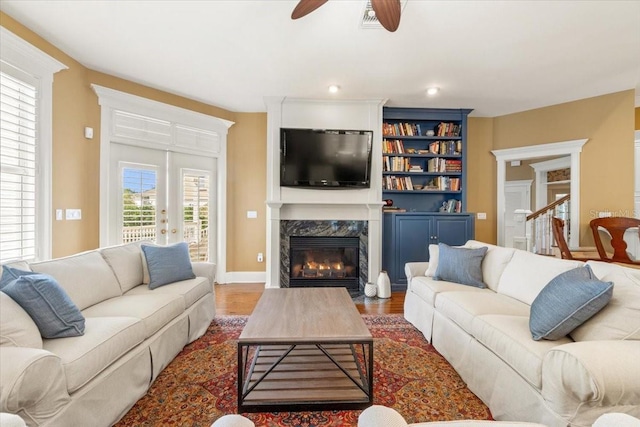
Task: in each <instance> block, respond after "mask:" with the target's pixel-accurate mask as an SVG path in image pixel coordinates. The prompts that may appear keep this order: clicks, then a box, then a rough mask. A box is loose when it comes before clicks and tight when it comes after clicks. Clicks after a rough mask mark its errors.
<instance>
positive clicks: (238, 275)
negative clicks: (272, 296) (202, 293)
mask: <svg viewBox="0 0 640 427" xmlns="http://www.w3.org/2000/svg"><path fill="white" fill-rule="evenodd" d="M266 281H267V272H266V271H227V272H226V273H225V274H224V276H223V277H221V278H220V279H219V280H218V283H266Z"/></svg>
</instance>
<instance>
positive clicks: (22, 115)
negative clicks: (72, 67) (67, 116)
mask: <svg viewBox="0 0 640 427" xmlns="http://www.w3.org/2000/svg"><path fill="white" fill-rule="evenodd" d="M14 74H18V73H15V72H14ZM25 80H32V79H29V78H28V77H27V78H25ZM25 80H21V79H19V78H16V77H13V76H12V75H9V74H7V73H5V72H2V71H0V113H1V114H0V261H6V260H10V259H23V260H29V261H31V260H35V258H36V237H35V236H36V124H37V117H38V113H37V105H36V104H37V103H36V101H37V90H36V87H35V86H34V85H33V84H31V83H29V82H27V81H25Z"/></svg>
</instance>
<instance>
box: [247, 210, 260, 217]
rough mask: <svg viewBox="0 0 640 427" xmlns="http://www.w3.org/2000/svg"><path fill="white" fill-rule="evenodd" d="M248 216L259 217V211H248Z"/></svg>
mask: <svg viewBox="0 0 640 427" xmlns="http://www.w3.org/2000/svg"><path fill="white" fill-rule="evenodd" d="M247 218H258V211H247Z"/></svg>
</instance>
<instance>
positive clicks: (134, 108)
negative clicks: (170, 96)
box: [91, 84, 234, 283]
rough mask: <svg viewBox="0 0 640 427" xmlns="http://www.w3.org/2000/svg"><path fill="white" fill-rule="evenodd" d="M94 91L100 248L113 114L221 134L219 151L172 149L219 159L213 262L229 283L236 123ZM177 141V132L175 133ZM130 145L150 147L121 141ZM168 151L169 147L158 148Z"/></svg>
mask: <svg viewBox="0 0 640 427" xmlns="http://www.w3.org/2000/svg"><path fill="white" fill-rule="evenodd" d="M91 87H92V88H93V90H94V91H95V92H96V94H97V95H98V103H99V104H100V106H101V113H100V114H101V117H100V129H101V130H100V246H105V245H106V244H107V242H108V236H109V229H108V227H109V224H107V221H108V218H109V215H108V213H109V159H110V158H111V153H110V149H111V143H112V142H114V141H117V138H116V137H114V135H113V114H114V111H125V112H128V113H133V114H139V115H142V116H146V117H152V118H155V119H160V120H166V121H169V122H171V123H172V126H173V128H174V129H175V127H176V126H192V127H195V128H199V129H202V130H207V131H212V132H216V133H218V135H219V136H220V147H219V149H218V150H216V151H213V152H212V151H198V150H197V149H193V148H185V147H180V146H178V145H175V144H174V145H172V146H171V150H172V151H175V152H183V153H187V154H200V155H204V156H209V157H215V158H216V159H218V164H217V175H216V180H217V186H216V194H217V200H216V204H217V222H216V227H217V230H216V232H217V242H216V245H217V247H216V259H215V260H211V262H214V263H215V264H216V281H217V282H219V283H226V279H227V278H226V276H227V274H226V269H227V255H226V253H227V250H226V244H227V133H228V130H229V128H230V127H231V126H233V125H234V122H232V121H229V120H224V119H221V118H218V117H214V116H209V115H207V114H202V113H198V112H196V111H191V110H187V109H185V108H180V107H176V106H173V105H169V104H164V103H162V102H158V101H153V100H150V99H147V98H142V97H139V96H136V95H131V94H128V93H125V92H120V91H117V90H114V89H109V88H106V87H102V86H99V85H95V84H92V85H91ZM173 138H175V131H174V132H173ZM121 142H124V143H127V144H129V145H137V146H140V147H148V148H153V147H151V146H150V144H149V142H144V141H131V140H128V141H121ZM156 148H161V149H163V150H166V149H167V148H168V147H167V146H166V145H164V146H162V147H156Z"/></svg>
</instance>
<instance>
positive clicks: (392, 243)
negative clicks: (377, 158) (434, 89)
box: [382, 107, 475, 289]
mask: <svg viewBox="0 0 640 427" xmlns="http://www.w3.org/2000/svg"><path fill="white" fill-rule="evenodd" d="M471 111H472V110H470V109H436V108H392V107H385V108H383V112H382V117H383V126H382V134H383V141H382V170H383V172H382V199H383V200H391V201H392V206H390V207H389V206H385V207H384V208H383V211H384V219H383V225H382V227H383V230H382V234H383V247H382V267H383V268H384V269H385V270H387V272H388V274H389V277H390V279H391V281H392V283H393V284H394V285H396V289H397V286H400V287H402V286H404V285H406V283H407V279H406V277H405V275H404V264H405V263H407V262H412V261H428V260H429V251H428V247H429V244H436V243H440V242H442V243H447V244H449V245H462V244H464V243H465V242H466V241H467V240H469V239H473V238H474V225H475V216H474V215H473V214H470V213H468V212H467V191H466V190H467V189H466V177H467V164H466V163H467V162H466V158H467V116H468V115H469V113H470V112H471Z"/></svg>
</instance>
